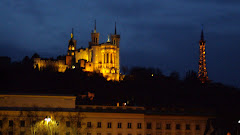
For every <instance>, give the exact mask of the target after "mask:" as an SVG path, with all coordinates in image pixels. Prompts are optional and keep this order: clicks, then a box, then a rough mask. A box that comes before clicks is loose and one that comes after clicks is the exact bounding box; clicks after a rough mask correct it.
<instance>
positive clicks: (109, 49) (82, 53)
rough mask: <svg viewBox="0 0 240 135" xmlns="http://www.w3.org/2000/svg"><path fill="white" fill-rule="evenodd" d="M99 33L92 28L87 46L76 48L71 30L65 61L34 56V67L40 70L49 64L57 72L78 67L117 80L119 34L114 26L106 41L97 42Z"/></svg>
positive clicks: (118, 72)
mask: <svg viewBox="0 0 240 135" xmlns="http://www.w3.org/2000/svg"><path fill="white" fill-rule="evenodd" d="M95 28H96V27H95ZM99 35H100V33H97V32H96V29H94V32H93V33H91V42H89V47H87V48H80V49H77V48H76V46H77V41H76V40H75V39H74V35H73V32H72V33H71V39H70V40H69V44H68V51H67V55H66V59H65V61H64V60H55V61H54V60H50V59H48V60H44V59H41V58H36V59H34V68H38V69H39V70H42V69H44V68H46V67H48V66H51V67H53V68H56V70H57V71H58V72H65V70H66V69H67V68H72V67H80V68H81V69H82V70H83V71H85V72H96V73H101V74H103V76H104V77H105V78H106V79H107V80H113V81H119V75H120V67H119V65H120V63H119V42H120V35H117V33H116V26H115V34H113V35H111V37H108V40H107V42H106V43H102V44H99Z"/></svg>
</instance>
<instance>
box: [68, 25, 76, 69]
mask: <svg viewBox="0 0 240 135" xmlns="http://www.w3.org/2000/svg"><path fill="white" fill-rule="evenodd" d="M76 44H77V41H76V40H74V35H73V28H72V33H71V39H70V40H69V41H68V51H67V56H66V64H67V65H69V66H72V65H74V61H75V51H76Z"/></svg>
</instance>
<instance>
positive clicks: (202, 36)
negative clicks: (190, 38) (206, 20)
mask: <svg viewBox="0 0 240 135" xmlns="http://www.w3.org/2000/svg"><path fill="white" fill-rule="evenodd" d="M201 40H202V41H204V35H203V24H202V32H201Z"/></svg>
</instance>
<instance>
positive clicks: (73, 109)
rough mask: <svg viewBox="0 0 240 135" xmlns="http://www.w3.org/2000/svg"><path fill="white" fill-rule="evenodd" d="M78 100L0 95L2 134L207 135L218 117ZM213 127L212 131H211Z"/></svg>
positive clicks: (59, 97) (44, 96) (71, 98)
mask: <svg viewBox="0 0 240 135" xmlns="http://www.w3.org/2000/svg"><path fill="white" fill-rule="evenodd" d="M75 99H76V97H75V96H56V95H52V96H46V95H0V134H8V135H13V134H20V135H30V134H33V135H36V134H38V135H40V134H55V135H56V134H57V135H72V134H74V135H83V134H84V135H203V134H204V133H207V132H208V131H210V130H212V128H211V126H209V123H210V121H211V119H213V118H214V117H213V116H212V115H209V114H206V113H200V112H185V111H184V110H181V111H179V112H166V111H163V110H157V109H154V108H151V109H147V108H145V107H137V106H126V105H125V104H123V106H120V105H119V104H117V105H116V106H103V105H102V106H100V105H76V104H75ZM209 127H210V128H209Z"/></svg>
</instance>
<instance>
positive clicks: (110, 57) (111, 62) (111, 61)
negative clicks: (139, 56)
mask: <svg viewBox="0 0 240 135" xmlns="http://www.w3.org/2000/svg"><path fill="white" fill-rule="evenodd" d="M110 63H112V54H111V55H110Z"/></svg>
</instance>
